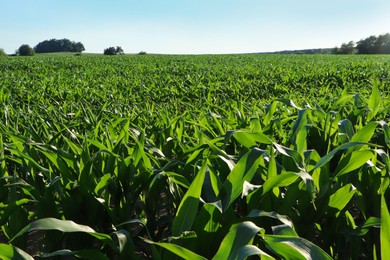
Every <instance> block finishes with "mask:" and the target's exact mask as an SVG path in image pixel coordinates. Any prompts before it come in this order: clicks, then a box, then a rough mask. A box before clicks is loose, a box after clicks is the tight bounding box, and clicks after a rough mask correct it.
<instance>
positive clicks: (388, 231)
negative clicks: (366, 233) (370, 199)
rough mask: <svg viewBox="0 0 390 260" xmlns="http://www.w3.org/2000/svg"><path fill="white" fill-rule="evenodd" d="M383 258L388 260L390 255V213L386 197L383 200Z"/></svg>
mask: <svg viewBox="0 0 390 260" xmlns="http://www.w3.org/2000/svg"><path fill="white" fill-rule="evenodd" d="M380 239H381V256H382V259H386V258H387V257H388V256H389V255H390V213H389V209H388V207H387V203H386V200H385V196H384V195H383V194H382V199H381V230H380Z"/></svg>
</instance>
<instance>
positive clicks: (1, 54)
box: [0, 48, 7, 57]
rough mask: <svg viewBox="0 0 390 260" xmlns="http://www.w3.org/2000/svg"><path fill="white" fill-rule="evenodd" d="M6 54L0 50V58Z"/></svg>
mask: <svg viewBox="0 0 390 260" xmlns="http://www.w3.org/2000/svg"><path fill="white" fill-rule="evenodd" d="M6 55H7V54H6V53H5V51H4V49H2V48H0V57H1V56H6Z"/></svg>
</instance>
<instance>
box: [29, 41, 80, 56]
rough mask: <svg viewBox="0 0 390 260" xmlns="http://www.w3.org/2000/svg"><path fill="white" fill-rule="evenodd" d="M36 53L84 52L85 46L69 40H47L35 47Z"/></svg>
mask: <svg viewBox="0 0 390 260" xmlns="http://www.w3.org/2000/svg"><path fill="white" fill-rule="evenodd" d="M34 50H35V52H36V53H49V52H83V51H85V48H84V45H83V44H82V43H81V42H74V41H71V40H69V39H65V38H64V39H60V40H57V39H51V40H45V41H43V42H40V43H38V44H37V46H35V47H34Z"/></svg>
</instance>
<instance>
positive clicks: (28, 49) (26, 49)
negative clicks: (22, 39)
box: [18, 44, 34, 56]
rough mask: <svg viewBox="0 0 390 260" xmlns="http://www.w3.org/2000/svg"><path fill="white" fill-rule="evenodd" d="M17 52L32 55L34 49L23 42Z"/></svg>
mask: <svg viewBox="0 0 390 260" xmlns="http://www.w3.org/2000/svg"><path fill="white" fill-rule="evenodd" d="M18 54H19V55H20V56H33V55H34V50H33V49H32V48H31V47H30V45H28V44H23V45H21V46H20V47H19V49H18Z"/></svg>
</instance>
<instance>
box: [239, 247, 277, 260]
mask: <svg viewBox="0 0 390 260" xmlns="http://www.w3.org/2000/svg"><path fill="white" fill-rule="evenodd" d="M254 255H256V256H261V259H262V260H264V259H275V258H273V257H272V256H270V255H269V254H267V253H266V252H264V251H262V250H261V249H259V248H258V247H257V246H254V245H246V246H243V247H241V248H240V249H239V250H238V254H237V257H236V258H235V259H247V257H249V256H254Z"/></svg>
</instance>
